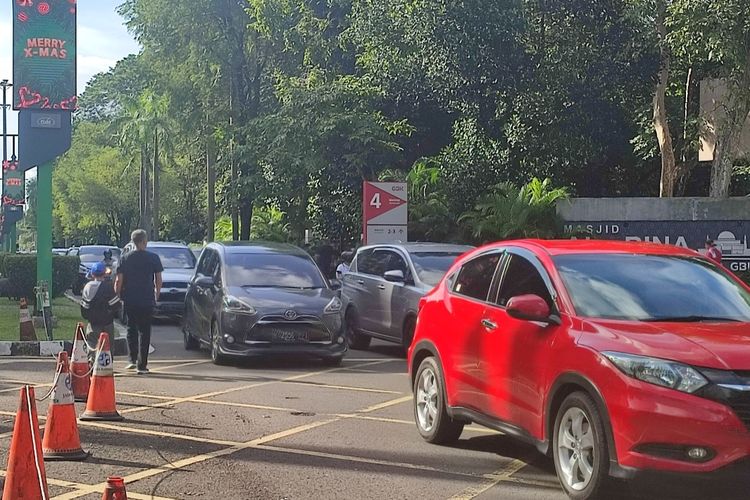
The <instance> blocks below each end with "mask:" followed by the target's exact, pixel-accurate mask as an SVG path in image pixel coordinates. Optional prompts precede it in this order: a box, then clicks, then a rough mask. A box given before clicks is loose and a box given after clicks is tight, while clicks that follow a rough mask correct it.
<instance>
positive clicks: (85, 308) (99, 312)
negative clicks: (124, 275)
mask: <svg viewBox="0 0 750 500" xmlns="http://www.w3.org/2000/svg"><path fill="white" fill-rule="evenodd" d="M91 277H92V278H93V281H89V282H88V283H86V286H85V287H84V288H83V293H82V294H81V295H82V297H81V316H83V318H84V319H86V320H88V324H87V325H86V344H87V345H88V348H89V359H91V360H93V358H94V356H95V352H96V343H97V341H98V339H99V334H100V333H101V332H107V333H108V334H109V336H110V337H113V336H114V334H115V316H117V313H118V311H119V309H120V306H121V305H122V304H121V303H120V298H119V297H118V296H117V294H116V293H115V287H114V285H113V284H112V281H111V280H109V279H107V266H105V265H104V262H97V263H96V264H94V266H93V267H92V268H91Z"/></svg>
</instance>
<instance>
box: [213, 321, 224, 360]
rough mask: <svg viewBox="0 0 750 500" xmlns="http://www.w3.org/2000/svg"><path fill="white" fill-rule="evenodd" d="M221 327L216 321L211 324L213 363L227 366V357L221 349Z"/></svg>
mask: <svg viewBox="0 0 750 500" xmlns="http://www.w3.org/2000/svg"><path fill="white" fill-rule="evenodd" d="M220 339H221V336H220V335H219V325H218V324H217V323H216V321H212V322H211V361H213V363H214V364H215V365H225V364H226V363H227V357H226V356H224V355H223V354H222V353H221V350H220V349H219V340H220Z"/></svg>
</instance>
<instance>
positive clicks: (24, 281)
mask: <svg viewBox="0 0 750 500" xmlns="http://www.w3.org/2000/svg"><path fill="white" fill-rule="evenodd" d="M3 262H4V264H5V270H6V271H7V273H6V277H7V278H8V279H9V280H10V290H11V295H13V296H15V297H26V298H27V299H29V301H30V302H34V301H35V294H34V288H35V287H36V254H14V255H11V254H8V255H6V256H5V258H4V259H3ZM78 265H79V260H78V257H69V256H66V255H53V256H52V293H53V295H54V296H55V297H60V296H62V295H63V294H64V293H65V290H67V289H68V288H70V287H71V286H72V285H73V282H74V280H75V279H76V277H77V276H78Z"/></svg>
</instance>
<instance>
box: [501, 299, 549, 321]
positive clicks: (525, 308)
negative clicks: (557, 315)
mask: <svg viewBox="0 0 750 500" xmlns="http://www.w3.org/2000/svg"><path fill="white" fill-rule="evenodd" d="M506 310H507V312H508V315H510V316H511V317H513V318H516V319H522V320H526V321H541V322H544V323H555V321H554V320H553V318H552V317H551V311H550V309H549V305H547V302H545V301H544V299H543V298H541V297H540V296H538V295H519V296H517V297H513V298H512V299H510V300H509V301H508V304H507V305H506Z"/></svg>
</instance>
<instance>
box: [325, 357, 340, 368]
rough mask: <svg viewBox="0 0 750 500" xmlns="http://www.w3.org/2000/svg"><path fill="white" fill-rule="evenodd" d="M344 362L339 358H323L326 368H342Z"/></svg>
mask: <svg viewBox="0 0 750 500" xmlns="http://www.w3.org/2000/svg"><path fill="white" fill-rule="evenodd" d="M343 362H344V358H343V357H339V358H323V364H324V365H326V366H331V367H336V366H341V363H343Z"/></svg>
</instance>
